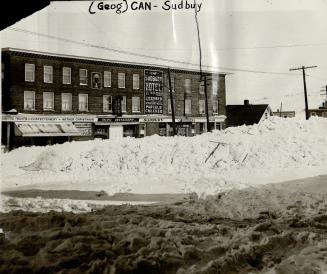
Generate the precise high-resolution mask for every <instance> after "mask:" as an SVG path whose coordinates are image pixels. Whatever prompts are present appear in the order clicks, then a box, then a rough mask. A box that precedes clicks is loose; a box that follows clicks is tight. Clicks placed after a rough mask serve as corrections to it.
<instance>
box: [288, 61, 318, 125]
mask: <svg viewBox="0 0 327 274" xmlns="http://www.w3.org/2000/svg"><path fill="white" fill-rule="evenodd" d="M316 67H317V66H310V67H305V66H302V67H301V68H292V69H290V71H294V70H302V76H303V87H304V100H305V119H306V120H308V119H309V108H308V95H307V84H306V81H305V70H306V69H310V68H316Z"/></svg>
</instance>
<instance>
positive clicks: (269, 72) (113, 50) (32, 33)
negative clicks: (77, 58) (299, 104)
mask: <svg viewBox="0 0 327 274" xmlns="http://www.w3.org/2000/svg"><path fill="white" fill-rule="evenodd" d="M8 29H9V30H11V31H16V32H21V33H26V34H30V35H35V36H38V37H45V38H48V39H54V40H58V41H62V42H66V43H72V44H77V45H81V46H85V47H90V48H96V49H101V50H106V51H112V52H116V53H120V54H126V55H130V56H136V57H142V58H149V59H153V60H157V61H164V62H168V63H175V64H181V65H191V66H198V65H199V64H195V63H190V62H185V61H180V60H173V59H169V58H163V57H156V56H151V55H147V54H142V53H135V52H130V51H125V50H120V49H114V48H109V47H105V46H99V45H95V44H91V43H87V42H80V41H76V40H72V39H68V38H62V37H58V36H54V35H49V34H43V33H38V32H34V31H29V30H24V29H20V28H13V27H10V28H8ZM202 66H203V67H206V68H210V69H216V70H219V69H221V70H227V71H235V72H248V73H258V74H270V75H290V76H296V74H292V73H287V72H274V71H262V70H252V69H241V68H230V67H224V66H219V67H214V66H208V65H202Z"/></svg>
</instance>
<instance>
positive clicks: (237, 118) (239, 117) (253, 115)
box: [226, 100, 272, 127]
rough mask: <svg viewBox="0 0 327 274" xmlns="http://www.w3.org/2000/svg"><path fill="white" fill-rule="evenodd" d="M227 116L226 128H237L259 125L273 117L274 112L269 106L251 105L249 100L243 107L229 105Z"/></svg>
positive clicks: (245, 101)
mask: <svg viewBox="0 0 327 274" xmlns="http://www.w3.org/2000/svg"><path fill="white" fill-rule="evenodd" d="M226 115H227V119H226V126H227V127H236V126H242V125H253V124H258V123H260V122H261V121H263V120H265V119H267V118H268V117H270V116H272V111H271V109H270V107H269V105H268V104H262V105H251V104H250V102H249V100H244V104H243V105H227V106H226Z"/></svg>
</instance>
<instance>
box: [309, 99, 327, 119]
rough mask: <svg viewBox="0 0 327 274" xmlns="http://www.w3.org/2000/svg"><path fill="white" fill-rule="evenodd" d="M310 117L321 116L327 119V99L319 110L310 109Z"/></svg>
mask: <svg viewBox="0 0 327 274" xmlns="http://www.w3.org/2000/svg"><path fill="white" fill-rule="evenodd" d="M309 116H310V117H311V116H319V117H325V118H327V99H326V100H325V102H323V103H322V105H321V106H320V107H319V108H317V109H309Z"/></svg>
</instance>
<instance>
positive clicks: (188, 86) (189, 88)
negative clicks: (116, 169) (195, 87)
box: [185, 78, 192, 94]
mask: <svg viewBox="0 0 327 274" xmlns="http://www.w3.org/2000/svg"><path fill="white" fill-rule="evenodd" d="M191 91H192V80H191V79H188V78H187V79H185V93H186V94H191Z"/></svg>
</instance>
